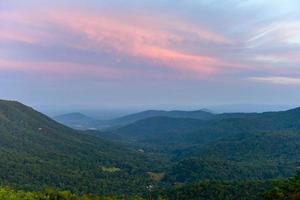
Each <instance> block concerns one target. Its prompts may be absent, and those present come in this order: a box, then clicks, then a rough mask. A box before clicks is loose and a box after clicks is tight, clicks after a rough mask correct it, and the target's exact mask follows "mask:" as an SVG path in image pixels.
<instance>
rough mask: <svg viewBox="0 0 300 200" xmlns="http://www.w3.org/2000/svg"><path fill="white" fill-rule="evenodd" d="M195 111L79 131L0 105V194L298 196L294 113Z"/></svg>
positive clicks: (299, 138)
mask: <svg viewBox="0 0 300 200" xmlns="http://www.w3.org/2000/svg"><path fill="white" fill-rule="evenodd" d="M203 112H205V111H197V112H178V111H177V112H167V113H166V112H161V111H160V112H154V111H151V112H150V114H149V112H146V114H147V115H151V116H150V117H148V118H143V117H142V119H138V116H139V115H140V114H136V115H131V116H129V117H124V118H121V119H123V120H124V119H126V120H129V119H130V120H133V121H131V122H130V123H129V122H128V123H129V124H126V125H123V126H119V125H118V126H115V127H110V128H109V129H106V130H105V131H104V130H102V131H91V130H90V131H79V130H73V129H71V128H68V127H66V126H64V125H62V124H59V123H57V122H56V121H54V120H52V119H50V118H49V117H47V116H45V115H43V114H41V113H39V112H37V111H35V110H33V109H32V108H30V107H27V106H25V105H23V104H21V103H18V102H13V101H0V145H1V146H0V156H1V159H0V183H1V185H2V186H3V187H2V189H1V190H0V191H1V194H0V197H3V198H2V199H161V200H162V199H170V200H173V199H174V200H175V199H200V200H201V199H249V200H250V199H297V198H298V197H299V195H298V191H299V189H300V183H299V180H300V179H299V177H300V176H299V175H297V176H295V175H296V172H297V171H298V170H299V165H300V163H299V159H300V151H299V149H300V125H299V124H300V109H293V110H288V111H284V112H268V113H252V114H244V113H233V114H221V115H216V114H207V115H206V114H203ZM153 113H154V114H159V113H162V116H153V115H154V114H153ZM146 114H145V113H142V116H144V117H145V116H146ZM189 114H191V115H190V116H188V115H189ZM166 115H167V116H166ZM170 115H174V116H173V117H172V116H170ZM79 118H80V117H79ZM134 120H136V121H134ZM124 121H125V120H124ZM293 176H295V177H294V178H290V177H293ZM45 188H53V189H45ZM68 191H69V192H68ZM297 195H298V196H297ZM0 199H1V198H0Z"/></svg>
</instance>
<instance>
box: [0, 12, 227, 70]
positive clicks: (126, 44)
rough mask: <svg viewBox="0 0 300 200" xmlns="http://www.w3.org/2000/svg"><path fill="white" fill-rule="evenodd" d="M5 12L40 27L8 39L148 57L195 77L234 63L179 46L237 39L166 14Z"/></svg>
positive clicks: (7, 17) (11, 18)
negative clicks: (31, 32)
mask: <svg viewBox="0 0 300 200" xmlns="http://www.w3.org/2000/svg"><path fill="white" fill-rule="evenodd" d="M3 16H4V20H5V21H6V22H7V23H16V24H19V25H20V26H21V27H24V26H25V25H26V26H29V27H33V28H34V29H36V32H38V34H36V33H34V34H32V35H30V34H29V36H28V35H27V37H25V36H24V38H22V37H20V35H18V34H10V38H9V39H10V40H16V41H23V42H32V43H33V42H36V41H39V43H40V44H43V45H45V44H49V45H53V44H54V43H56V44H58V45H65V46H69V47H72V48H75V49H79V50H83V51H84V50H86V51H94V52H105V53H108V54H112V55H115V56H116V57H119V55H121V56H127V57H129V58H131V59H132V60H136V61H137V62H139V61H141V63H142V62H144V61H145V62H148V63H149V64H151V65H153V66H155V67H167V68H170V69H173V70H177V71H184V72H191V73H192V74H195V73H197V76H207V75H209V74H214V73H217V72H218V68H220V67H222V66H224V67H225V66H229V65H230V64H228V63H225V62H223V61H222V60H220V59H218V58H216V57H214V56H208V55H202V54H199V53H197V52H189V51H187V50H185V49H183V48H181V47H182V46H183V44H185V43H187V42H188V41H190V42H195V41H197V43H198V42H204V43H206V44H207V43H211V44H213V45H232V44H233V41H232V40H230V39H228V38H226V37H224V36H222V35H220V34H217V33H215V32H213V31H211V30H209V29H208V28H205V27H204V26H199V25H197V26H196V25H194V24H191V23H188V22H184V21H182V20H179V19H171V18H167V17H163V16H151V17H150V16H144V17H140V18H136V17H130V16H129V18H130V19H120V18H118V17H116V16H112V15H111V14H110V15H109V14H105V13H101V14H100V15H99V14H95V13H94V14H93V13H88V12H86V11H82V10H75V11H72V12H70V11H65V10H60V11H55V12H54V11H45V12H42V13H37V12H36V13H28V12H24V13H22V12H19V13H18V14H17V15H14V14H7V15H3ZM2 20H3V17H2ZM9 21H11V22H9ZM174 21H175V22H174ZM45 26H48V28H49V27H52V28H53V29H54V30H53V32H56V33H57V34H56V35H55V34H53V35H50V34H49V32H47V31H45V30H43V29H44V27H45ZM17 31H18V30H15V32H17ZM21 31H22V30H21ZM24 32H25V33H28V32H27V31H24ZM30 36H31V37H30ZM0 38H1V35H0ZM3 38H4V39H5V37H3ZM29 38H35V40H30V39H29Z"/></svg>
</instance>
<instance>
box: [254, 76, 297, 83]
mask: <svg viewBox="0 0 300 200" xmlns="http://www.w3.org/2000/svg"><path fill="white" fill-rule="evenodd" d="M250 80H252V81H257V82H266V83H271V84H278V85H300V78H294V77H282V76H269V77H251V78H250Z"/></svg>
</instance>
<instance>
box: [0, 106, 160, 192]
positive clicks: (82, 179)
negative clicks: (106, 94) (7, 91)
mask: <svg viewBox="0 0 300 200" xmlns="http://www.w3.org/2000/svg"><path fill="white" fill-rule="evenodd" d="M0 156H1V159H0V182H1V184H2V185H7V186H12V187H15V188H21V189H42V188H44V187H46V186H47V187H54V188H61V189H68V190H71V191H74V192H85V193H95V194H97V193H98V194H101V193H105V194H110V193H114V194H118V193H119V194H120V193H123V192H124V191H126V193H128V194H130V193H132V192H139V191H141V190H144V189H145V187H146V186H147V185H148V184H151V179H150V178H149V177H148V176H147V172H149V171H155V170H157V169H156V168H155V167H156V166H159V165H156V164H155V163H156V162H157V161H156V158H157V157H151V156H148V155H146V154H145V153H143V154H142V153H140V152H137V150H136V149H134V148H131V147H127V146H122V145H121V144H119V143H114V142H110V141H107V140H104V139H100V138H97V137H95V136H92V135H88V134H84V133H81V132H79V131H74V130H73V129H70V128H67V127H65V126H63V125H61V124H58V123H57V122H55V121H53V120H52V119H50V118H48V117H47V116H45V115H43V114H41V113H39V112H37V111H35V110H33V109H32V108H30V107H27V106H25V105H23V104H21V103H18V102H13V101H0ZM124 185H126V187H124Z"/></svg>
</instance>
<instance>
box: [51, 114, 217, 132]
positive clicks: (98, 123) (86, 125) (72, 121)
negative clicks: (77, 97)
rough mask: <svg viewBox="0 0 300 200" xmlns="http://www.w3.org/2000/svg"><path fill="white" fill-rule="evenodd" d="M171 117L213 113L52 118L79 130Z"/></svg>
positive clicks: (77, 115)
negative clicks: (104, 118)
mask: <svg viewBox="0 0 300 200" xmlns="http://www.w3.org/2000/svg"><path fill="white" fill-rule="evenodd" d="M158 116H160V117H173V118H192V119H202V120H206V119H211V118H212V117H213V116H214V115H213V114H212V113H210V112H208V111H206V110H205V111H204V110H197V111H177V110H175V111H163V110H147V111H143V112H139V113H135V114H131V115H126V116H123V117H120V118H116V119H112V120H96V119H93V118H91V117H88V116H86V115H84V114H81V113H69V114H64V115H59V116H56V117H54V119H55V120H56V121H58V122H60V123H62V124H64V125H66V126H69V127H72V128H74V129H80V130H91V129H92V130H93V129H104V128H110V127H119V126H123V125H127V124H130V123H133V122H136V121H138V120H142V119H146V118H150V117H158Z"/></svg>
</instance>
